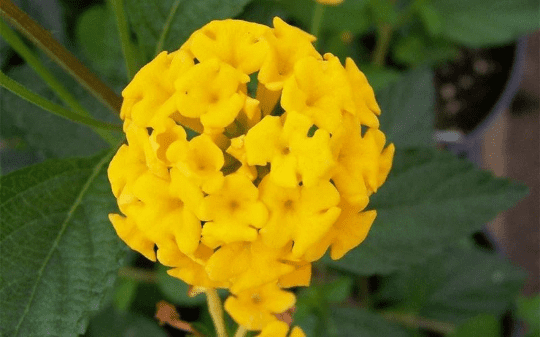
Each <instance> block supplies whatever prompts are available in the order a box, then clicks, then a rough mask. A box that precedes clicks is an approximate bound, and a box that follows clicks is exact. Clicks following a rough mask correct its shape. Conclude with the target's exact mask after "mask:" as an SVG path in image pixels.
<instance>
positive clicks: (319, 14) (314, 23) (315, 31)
mask: <svg viewBox="0 0 540 337" xmlns="http://www.w3.org/2000/svg"><path fill="white" fill-rule="evenodd" d="M324 7H325V6H324V5H323V4H320V3H318V2H317V3H315V6H314V7H313V15H312V16H311V29H310V30H309V32H310V33H311V35H313V36H315V37H316V38H317V40H315V42H314V43H313V44H314V46H315V49H317V45H318V42H319V32H320V29H321V24H322V20H323V16H324Z"/></svg>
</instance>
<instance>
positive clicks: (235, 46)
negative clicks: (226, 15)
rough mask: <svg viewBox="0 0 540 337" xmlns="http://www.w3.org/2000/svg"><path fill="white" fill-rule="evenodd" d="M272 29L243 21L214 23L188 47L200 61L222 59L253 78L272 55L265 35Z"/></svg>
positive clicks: (187, 43)
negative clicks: (269, 53)
mask: <svg viewBox="0 0 540 337" xmlns="http://www.w3.org/2000/svg"><path fill="white" fill-rule="evenodd" d="M269 30H270V28H269V27H267V26H264V25H259V24H254V23H251V22H245V21H239V20H224V21H212V22H210V23H209V24H207V25H206V26H204V27H203V28H201V29H199V30H198V31H196V32H195V33H193V35H191V37H190V39H189V40H188V41H187V42H186V44H185V46H186V47H187V48H189V50H190V51H191V52H192V53H193V55H194V56H195V57H196V58H197V60H199V61H200V62H203V61H206V60H209V59H212V58H218V59H219V60H221V61H222V62H224V63H227V64H229V65H231V66H233V67H234V68H236V69H239V70H241V71H242V72H244V73H245V74H248V75H249V74H251V73H254V72H255V71H257V70H259V69H260V68H261V64H262V62H263V61H264V58H265V56H266V54H267V53H268V42H267V41H266V40H265V39H263V38H262V36H263V35H264V34H265V33H266V32H268V31H269Z"/></svg>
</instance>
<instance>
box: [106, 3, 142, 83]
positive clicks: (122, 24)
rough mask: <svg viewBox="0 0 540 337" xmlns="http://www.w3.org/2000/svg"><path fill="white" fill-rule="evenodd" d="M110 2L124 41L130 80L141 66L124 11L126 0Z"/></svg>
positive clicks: (123, 48) (121, 39) (123, 49)
mask: <svg viewBox="0 0 540 337" xmlns="http://www.w3.org/2000/svg"><path fill="white" fill-rule="evenodd" d="M108 2H109V4H110V6H111V7H112V9H113V12H114V16H115V18H116V26H117V27H118V33H119V35H120V41H121V43H122V53H123V54H124V60H125V62H126V69H127V74H128V80H131V79H132V78H133V76H135V74H136V73H137V70H138V68H139V66H138V62H137V61H138V60H137V57H136V56H135V53H134V52H135V46H134V45H133V43H132V42H131V39H130V34H129V28H128V23H127V20H126V15H125V12H124V0H108Z"/></svg>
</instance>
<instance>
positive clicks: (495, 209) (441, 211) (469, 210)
mask: <svg viewBox="0 0 540 337" xmlns="http://www.w3.org/2000/svg"><path fill="white" fill-rule="evenodd" d="M526 194H527V188H526V187H525V186H523V185H520V184H517V183H513V182H511V181H509V180H508V179H503V178H495V177H493V175H492V174H491V173H488V172H485V171H481V170H479V169H476V168H474V167H473V165H472V164H471V163H469V162H467V161H465V160H461V159H457V158H455V157H454V156H452V155H451V154H449V153H447V152H442V151H438V150H436V149H429V148H419V149H408V150H403V149H400V148H399V147H398V150H397V151H396V156H395V158H394V164H393V168H392V171H391V172H390V176H389V177H388V180H387V182H386V183H385V184H384V185H383V186H382V187H381V188H380V190H379V191H378V192H377V193H376V194H375V195H373V196H372V198H371V202H370V204H369V205H368V208H370V209H375V210H377V218H376V219H375V223H374V224H373V226H372V228H371V231H370V233H369V234H368V236H367V238H366V240H365V241H364V242H363V243H362V244H361V245H360V246H358V247H357V248H355V249H353V250H352V251H350V252H349V253H347V254H346V255H345V256H344V257H343V258H342V259H340V260H337V261H329V260H328V259H327V260H326V261H329V263H330V265H332V266H335V267H338V268H342V269H345V270H349V271H351V272H354V273H357V274H360V275H370V274H376V273H380V274H388V273H391V272H392V271H395V270H398V269H403V268H406V267H407V266H408V265H411V264H415V263H418V262H421V261H423V260H425V259H426V258H427V257H428V256H429V255H431V254H433V253H435V252H439V251H441V250H442V249H443V248H445V247H446V246H448V245H450V244H453V243H455V241H456V240H458V239H459V238H461V237H464V236H466V235H469V234H471V233H473V232H475V231H478V230H480V229H481V228H482V227H483V226H484V225H485V224H486V223H487V222H488V221H489V220H491V219H492V218H493V217H495V216H496V215H497V213H499V212H501V211H503V210H505V209H508V208H510V207H512V206H513V205H514V204H515V203H516V202H517V201H518V200H520V199H521V198H522V197H524V196H525V195H526Z"/></svg>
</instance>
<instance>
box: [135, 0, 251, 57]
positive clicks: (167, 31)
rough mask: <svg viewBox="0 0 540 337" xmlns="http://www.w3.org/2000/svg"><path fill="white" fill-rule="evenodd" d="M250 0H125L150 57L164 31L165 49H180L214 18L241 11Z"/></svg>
mask: <svg viewBox="0 0 540 337" xmlns="http://www.w3.org/2000/svg"><path fill="white" fill-rule="evenodd" d="M250 1H251V0H197V1H186V0H161V1H146V0H125V7H126V10H127V13H128V17H129V20H130V22H131V26H132V28H133V30H134V31H135V33H136V34H137V38H138V42H139V45H140V46H141V49H142V50H143V51H144V53H145V56H146V58H147V60H150V59H152V58H153V57H154V56H155V49H156V45H157V43H158V41H159V40H160V37H161V36H162V35H163V34H164V36H165V37H164V38H163V41H164V43H163V50H167V51H174V50H177V49H178V48H180V46H181V45H182V44H183V43H184V42H185V41H186V40H187V38H188V37H189V36H190V35H191V33H193V32H194V31H195V30H197V29H199V28H201V27H202V26H204V25H205V24H207V23H208V22H210V21H212V20H219V19H227V18H231V17H234V16H236V15H238V14H240V12H241V11H242V9H243V8H244V6H245V5H246V4H247V3H248V2H250ZM172 9H174V11H172ZM169 16H171V17H170V18H169ZM169 22H170V25H169V24H168V23H169Z"/></svg>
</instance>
